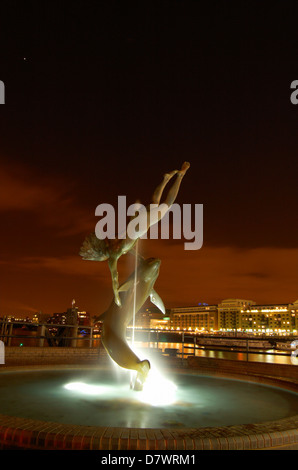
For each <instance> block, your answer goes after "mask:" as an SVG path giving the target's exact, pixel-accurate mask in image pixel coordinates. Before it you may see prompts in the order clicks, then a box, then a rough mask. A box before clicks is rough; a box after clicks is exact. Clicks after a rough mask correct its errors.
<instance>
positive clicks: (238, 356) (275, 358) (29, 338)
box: [11, 328, 292, 364]
mask: <svg viewBox="0 0 298 470" xmlns="http://www.w3.org/2000/svg"><path fill="white" fill-rule="evenodd" d="M13 334H15V335H19V336H21V337H20V338H12V340H11V346H20V345H22V346H30V347H33V346H37V345H38V339H36V338H35V337H36V336H37V332H36V331H28V330H24V329H21V328H18V329H14V330H13ZM86 338H87V339H83V338H82V339H79V340H78V342H77V347H89V338H88V337H86ZM134 343H135V345H136V347H137V348H140V349H145V348H150V349H152V348H158V349H159V351H160V353H165V349H166V348H171V349H178V352H179V353H180V354H181V353H182V348H183V346H182V343H170V342H159V343H157V342H156V341H152V342H151V343H149V342H148V341H147V342H146V341H143V342H140V341H135V340H134ZM46 344H47V343H46V341H45V345H46ZM93 346H94V347H99V346H100V339H94V341H93ZM192 347H193V344H189V343H186V344H184V353H185V354H186V356H187V355H193V349H191V348H192ZM188 348H189V349H188ZM265 352H266V351H262V350H260V351H254V352H249V353H248V355H247V353H246V351H239V350H237V349H236V348H235V349H234V350H233V351H231V350H219V349H218V348H214V349H209V348H208V349H196V351H195V355H196V356H200V357H207V358H216V359H230V360H238V361H247V360H249V361H256V362H267V363H270V364H292V362H291V356H290V353H289V352H286V351H275V350H273V349H269V350H267V353H268V354H265ZM274 352H275V353H276V352H278V353H279V354H278V355H274V354H269V353H274Z"/></svg>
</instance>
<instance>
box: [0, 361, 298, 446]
mask: <svg viewBox="0 0 298 470" xmlns="http://www.w3.org/2000/svg"><path fill="white" fill-rule="evenodd" d="M116 370H117V373H116ZM116 370H114V369H113V368H111V367H108V366H104V365H102V366H83V367H82V366H33V367H32V366H30V367H27V368H26V367H25V368H24V367H12V368H6V369H2V370H1V373H0V448H4V449H6V448H33V449H90V450H95V449H101V450H112V449H118V450H122V449H125V450H133V449H137V450H139V449H149V450H150V449H154V450H162V449H167V450H170V449H173V450H174V449H175V450H190V449H192V450H194V449H200V450H202V449H220V450H222V449H239V450H240V449H254V448H260V449H262V448H266V449H270V448H290V449H297V448H298V444H297V443H298V432H297V428H298V400H297V398H298V394H297V393H296V391H295V392H294V391H288V390H286V389H284V388H280V387H281V386H282V385H281V384H279V386H276V387H275V386H274V383H275V381H273V384H272V380H269V381H268V385H260V384H258V383H255V382H251V381H244V380H239V379H235V378H234V379H232V378H223V377H213V376H212V375H211V376H207V375H206V376H202V375H200V374H196V373H195V372H194V371H191V370H188V371H187V370H185V369H183V370H177V371H176V372H173V373H172V372H171V373H170V374H169V375H167V376H166V377H165V375H164V374H163V375H157V377H156V375H155V374H153V371H154V369H153V368H152V374H151V371H150V375H149V377H148V380H147V381H146V387H145V388H144V391H143V392H136V391H133V390H131V389H130V387H129V383H130V374H129V373H128V372H127V371H120V370H119V368H117V369H116ZM155 372H156V371H155ZM256 379H257V378H256ZM277 382H278V381H277ZM277 382H276V383H277ZM292 390H296V389H295V387H294V389H293V388H292Z"/></svg>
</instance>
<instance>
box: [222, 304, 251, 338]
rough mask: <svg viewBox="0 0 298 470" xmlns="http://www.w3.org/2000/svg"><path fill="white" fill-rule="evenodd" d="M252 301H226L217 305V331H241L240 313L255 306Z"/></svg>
mask: <svg viewBox="0 0 298 470" xmlns="http://www.w3.org/2000/svg"><path fill="white" fill-rule="evenodd" d="M255 304H256V302H254V301H253V300H244V299H226V300H223V301H222V302H221V303H220V304H218V329H219V330H220V331H223V332H225V331H235V330H240V329H241V315H240V314H241V312H242V311H243V310H244V309H245V308H247V307H249V306H250V305H255Z"/></svg>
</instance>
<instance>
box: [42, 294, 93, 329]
mask: <svg viewBox="0 0 298 470" xmlns="http://www.w3.org/2000/svg"><path fill="white" fill-rule="evenodd" d="M90 321H91V320H90V315H89V313H88V312H85V311H79V309H78V307H76V305H75V300H73V301H72V304H71V307H70V308H68V309H67V310H66V312H62V313H54V314H53V315H52V316H51V317H50V318H48V320H47V322H48V323H52V324H56V325H79V326H89V325H90Z"/></svg>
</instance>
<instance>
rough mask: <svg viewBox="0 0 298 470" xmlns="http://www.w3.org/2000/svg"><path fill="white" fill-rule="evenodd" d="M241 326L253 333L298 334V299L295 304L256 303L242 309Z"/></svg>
mask: <svg viewBox="0 0 298 470" xmlns="http://www.w3.org/2000/svg"><path fill="white" fill-rule="evenodd" d="M240 328H241V329H242V330H245V331H247V332H251V333H264V334H292V333H294V334H296V333H297V330H298V301H296V302H294V303H293V304H274V305H272V304H269V305H254V306H251V307H248V308H246V309H244V310H242V311H241V316H240Z"/></svg>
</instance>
